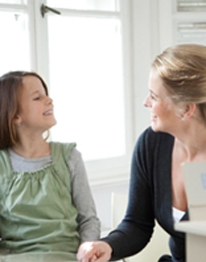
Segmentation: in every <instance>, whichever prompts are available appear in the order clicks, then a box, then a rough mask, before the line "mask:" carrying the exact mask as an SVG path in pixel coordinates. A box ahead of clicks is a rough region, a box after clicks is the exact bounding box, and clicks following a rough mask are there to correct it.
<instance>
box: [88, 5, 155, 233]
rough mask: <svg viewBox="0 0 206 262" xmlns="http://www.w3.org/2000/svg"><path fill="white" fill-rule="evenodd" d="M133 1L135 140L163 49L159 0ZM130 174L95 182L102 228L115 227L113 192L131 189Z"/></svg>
mask: <svg viewBox="0 0 206 262" xmlns="http://www.w3.org/2000/svg"><path fill="white" fill-rule="evenodd" d="M128 1H131V8H130V10H131V23H132V28H131V39H132V43H131V48H132V53H131V54H132V65H131V67H132V79H131V82H132V91H133V92H132V93H133V96H132V97H133V100H132V101H131V103H132V104H133V110H134V114H133V118H134V119H133V123H134V126H133V127H131V128H134V133H135V137H134V143H135V141H136V139H137V137H138V136H139V134H140V133H141V132H142V130H143V129H145V128H146V127H147V126H149V125H150V114H149V112H148V110H146V109H145V108H144V107H143V100H144V98H145V96H146V94H147V92H148V87H147V81H148V74H149V71H150V65H151V62H152V60H153V58H154V57H155V56H156V55H157V54H158V53H159V33H158V0H144V1H142V0H128ZM128 184H129V183H128V178H125V181H121V182H119V183H117V182H111V183H110V184H106V185H105V184H104V185H97V186H94V185H93V186H92V193H93V196H94V199H95V203H96V207H97V212H98V216H99V218H100V220H101V222H102V229H103V230H107V229H108V228H110V227H111V193H112V192H116V193H125V194H127V193H128Z"/></svg>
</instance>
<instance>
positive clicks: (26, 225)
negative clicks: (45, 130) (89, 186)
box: [0, 142, 80, 261]
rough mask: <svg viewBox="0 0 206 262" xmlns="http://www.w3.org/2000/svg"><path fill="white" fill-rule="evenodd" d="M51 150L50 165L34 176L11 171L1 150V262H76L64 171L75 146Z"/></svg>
mask: <svg viewBox="0 0 206 262" xmlns="http://www.w3.org/2000/svg"><path fill="white" fill-rule="evenodd" d="M50 147H51V157H52V163H51V164H49V165H47V166H45V167H44V168H42V169H40V170H37V171H35V172H14V171H13V170H12V167H11V163H10V159H9V154H8V151H7V150H1V151H0V237H1V241H0V258H1V259H2V260H1V259H0V261H29V259H28V255H31V257H32V256H33V257H34V260H32V261H46V260H44V259H41V258H43V257H46V256H48V257H50V258H49V261H52V259H51V258H55V259H54V261H74V260H76V253H77V250H78V246H79V244H80V238H79V234H78V225H77V222H76V217H77V210H76V208H75V206H74V204H73V201H72V197H71V183H70V174H69V167H68V160H69V155H70V153H71V151H72V149H73V148H74V147H75V144H62V143H54V142H51V143H50ZM3 257H4V259H5V257H6V258H9V259H10V260H3ZM18 257H20V259H19V260H18ZM24 257H25V260H24V259H23V258H24ZM35 257H36V258H38V259H36V260H35Z"/></svg>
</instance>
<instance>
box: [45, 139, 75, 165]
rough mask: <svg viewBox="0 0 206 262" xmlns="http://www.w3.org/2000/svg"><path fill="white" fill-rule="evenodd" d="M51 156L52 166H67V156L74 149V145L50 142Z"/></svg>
mask: <svg viewBox="0 0 206 262" xmlns="http://www.w3.org/2000/svg"><path fill="white" fill-rule="evenodd" d="M50 144H51V156H52V162H53V163H54V164H59V163H62V161H63V162H64V164H65V163H66V165H67V166H68V161H69V156H70V154H71V152H72V150H73V148H75V147H76V143H59V142H51V143H50Z"/></svg>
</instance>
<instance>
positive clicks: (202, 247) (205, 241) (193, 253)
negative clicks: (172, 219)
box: [175, 220, 206, 262]
mask: <svg viewBox="0 0 206 262" xmlns="http://www.w3.org/2000/svg"><path fill="white" fill-rule="evenodd" d="M175 229H176V230H178V231H182V232H185V233H186V256H187V257H186V261H187V262H204V261H206V220H205V221H184V222H179V223H176V224H175Z"/></svg>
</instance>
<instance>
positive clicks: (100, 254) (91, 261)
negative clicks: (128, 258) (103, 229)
mask: <svg viewBox="0 0 206 262" xmlns="http://www.w3.org/2000/svg"><path fill="white" fill-rule="evenodd" d="M111 254H112V248H111V247H110V245H109V244H107V243H106V242H104V241H94V242H84V243H83V244H81V245H80V247H79V250H78V253H77V259H78V261H80V262H106V261H109V260H110V258H111Z"/></svg>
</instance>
